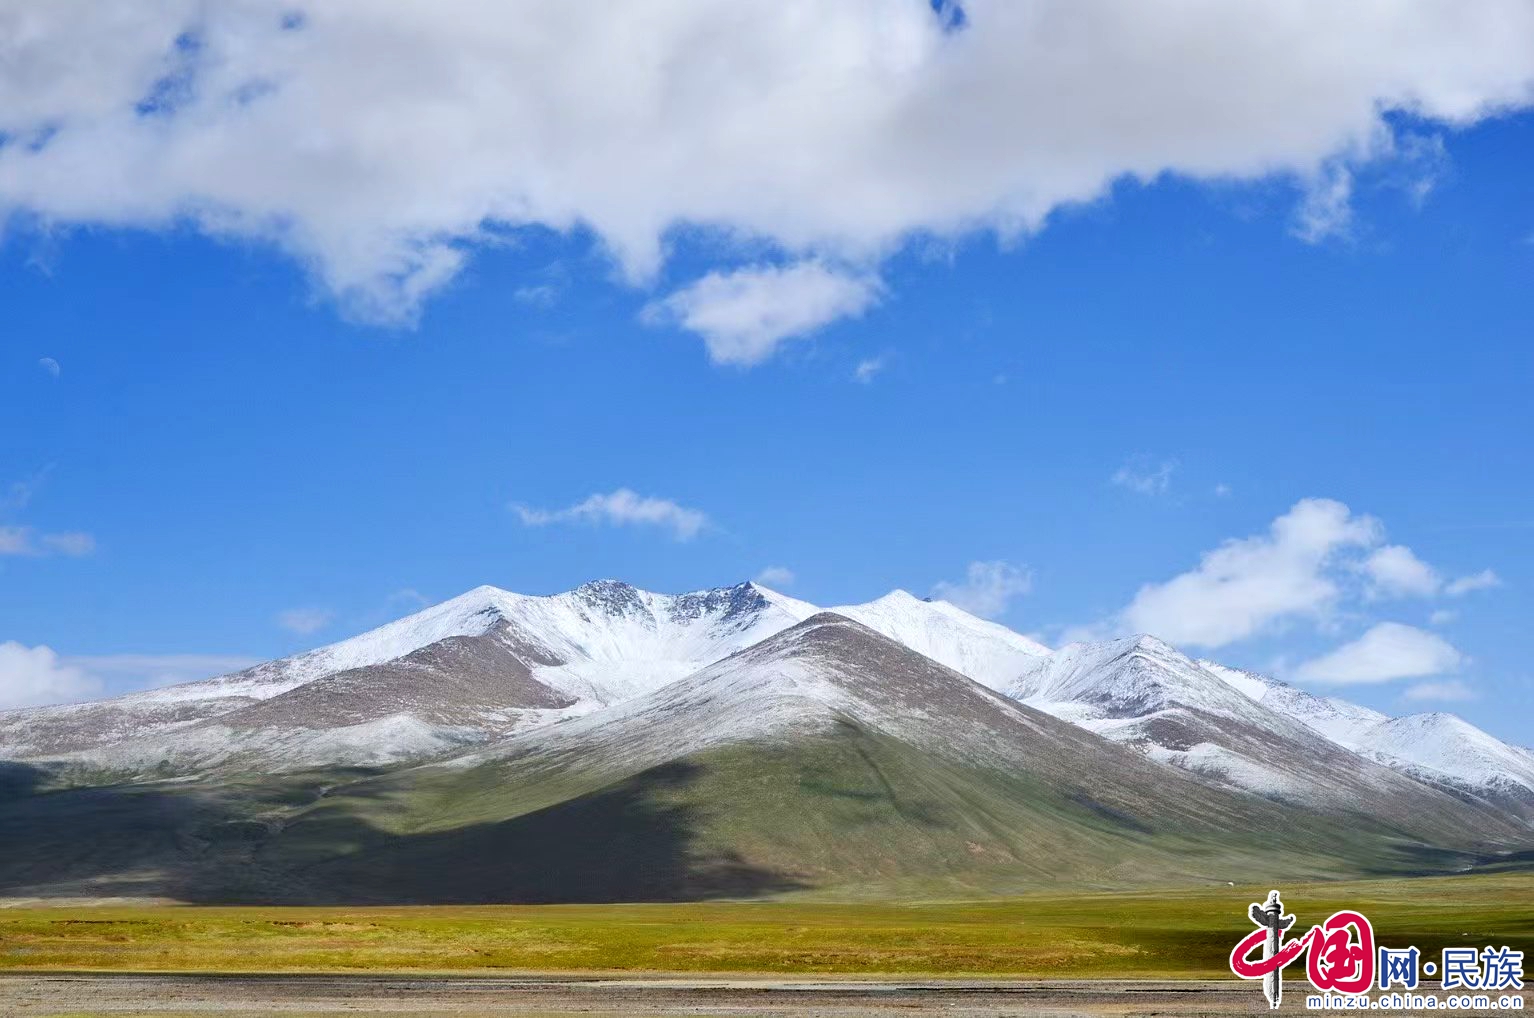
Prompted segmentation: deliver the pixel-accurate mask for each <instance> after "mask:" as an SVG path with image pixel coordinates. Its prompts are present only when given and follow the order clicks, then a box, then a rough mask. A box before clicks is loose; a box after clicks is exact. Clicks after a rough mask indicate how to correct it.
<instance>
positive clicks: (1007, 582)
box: [932, 559, 1033, 619]
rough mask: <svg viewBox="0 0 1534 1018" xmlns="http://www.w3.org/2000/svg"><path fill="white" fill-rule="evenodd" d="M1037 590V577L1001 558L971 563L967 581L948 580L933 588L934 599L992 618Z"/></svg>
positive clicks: (966, 576)
mask: <svg viewBox="0 0 1534 1018" xmlns="http://www.w3.org/2000/svg"><path fill="white" fill-rule="evenodd" d="M1032 589H1033V575H1032V574H1031V573H1030V572H1029V571H1028V570H1027V569H1025V568H1023V567H1022V566H1017V565H1013V564H1012V563H1010V562H1006V561H1003V560H1001V559H995V560H993V561H989V562H971V563H970V564H969V568H968V569H967V570H965V573H964V579H962V580H959V581H957V582H949V581H947V580H944V581H942V582H940V583H937V584H935V585H934V586H933V588H932V596H933V597H936V598H938V599H940V600H943V601H947V602H948V603H949V604H951V605H954V606H955V607H958V608H963V609H964V610H965V611H967V612H969V613H970V614H971V615H978V616H980V617H981V618H984V619H992V618H995V617H996V616H998V615H1001V614H1003V613H1004V612H1005V611H1006V610H1007V608H1008V607H1009V606H1010V605H1011V603H1012V601H1013V600H1014V599H1016V598H1018V597H1021V596H1022V595H1024V594H1026V593H1028V592H1029V591H1030V590H1032Z"/></svg>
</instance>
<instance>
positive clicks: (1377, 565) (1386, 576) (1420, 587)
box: [1361, 544, 1443, 598]
mask: <svg viewBox="0 0 1534 1018" xmlns="http://www.w3.org/2000/svg"><path fill="white" fill-rule="evenodd" d="M1361 569H1362V570H1363V572H1364V573H1365V574H1366V575H1367V576H1368V577H1369V581H1370V590H1369V594H1370V596H1371V597H1375V598H1381V597H1431V596H1432V595H1433V594H1435V593H1437V592H1438V587H1439V585H1440V584H1441V583H1442V582H1443V581H1442V580H1441V579H1439V576H1438V572H1437V570H1435V569H1434V568H1433V567H1432V566H1430V565H1428V564H1427V563H1426V562H1424V561H1422V560H1421V559H1420V558H1418V557H1417V556H1416V553H1415V552H1413V551H1412V550H1411V549H1410V548H1408V547H1406V546H1405V545H1403V544H1387V545H1385V546H1384V547H1382V548H1376V549H1375V550H1374V551H1373V552H1372V553H1370V555H1369V557H1368V558H1366V559H1364V561H1363V563H1362V565H1361Z"/></svg>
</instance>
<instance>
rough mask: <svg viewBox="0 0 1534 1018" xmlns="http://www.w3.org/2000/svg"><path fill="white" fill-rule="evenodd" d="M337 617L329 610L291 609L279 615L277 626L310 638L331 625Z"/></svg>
mask: <svg viewBox="0 0 1534 1018" xmlns="http://www.w3.org/2000/svg"><path fill="white" fill-rule="evenodd" d="M335 617H336V616H335V612H332V611H330V610H329V609H327V608H289V609H287V610H286V611H280V612H278V613H277V624H278V625H279V626H281V627H282V628H283V629H286V630H288V631H289V632H290V633H297V634H298V635H299V636H308V635H310V634H311V633H317V632H319V631H320V630H321V629H324V628H325V627H326V626H328V625H330V624H331V622H333V621H335Z"/></svg>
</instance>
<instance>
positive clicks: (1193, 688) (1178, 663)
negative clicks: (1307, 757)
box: [1002, 636, 1269, 725]
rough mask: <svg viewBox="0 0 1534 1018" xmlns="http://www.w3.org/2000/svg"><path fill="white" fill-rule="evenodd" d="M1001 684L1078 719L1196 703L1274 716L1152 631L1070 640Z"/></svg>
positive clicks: (1262, 719) (1238, 714)
mask: <svg viewBox="0 0 1534 1018" xmlns="http://www.w3.org/2000/svg"><path fill="white" fill-rule="evenodd" d="M1002 691H1003V692H1004V693H1006V694H1007V695H1008V696H1011V697H1013V698H1015V699H1018V700H1022V701H1023V702H1024V703H1028V704H1032V705H1034V706H1037V707H1039V708H1040V709H1041V710H1046V711H1048V712H1049V713H1055V714H1057V715H1064V714H1069V715H1072V720H1077V721H1080V722H1092V721H1099V720H1112V719H1129V718H1142V717H1145V716H1146V715H1149V714H1153V713H1155V712H1157V711H1161V710H1167V709H1170V708H1197V709H1199V710H1204V711H1209V712H1211V713H1215V714H1224V715H1227V716H1229V717H1234V718H1241V719H1243V720H1247V721H1252V722H1255V723H1257V724H1259V725H1267V724H1268V723H1269V718H1268V717H1267V716H1266V712H1265V711H1260V710H1257V709H1254V705H1253V703H1252V700H1251V698H1250V697H1247V696H1244V695H1242V694H1241V693H1240V692H1238V691H1237V690H1235V689H1232V688H1231V686H1230V685H1229V684H1228V683H1226V682H1222V681H1221V680H1220V679H1218V678H1217V677H1215V676H1214V675H1211V674H1210V673H1209V672H1207V671H1206V670H1204V669H1203V668H1200V667H1199V666H1198V665H1197V664H1196V663H1195V662H1193V661H1191V660H1190V659H1188V658H1187V657H1185V656H1184V655H1182V654H1181V653H1179V652H1178V651H1176V650H1174V649H1173V648H1172V647H1170V646H1168V645H1167V644H1165V643H1162V642H1161V641H1160V640H1158V639H1156V638H1155V637H1151V636H1133V637H1128V638H1125V639H1122V640H1109V641H1106V642H1103V643H1073V644H1070V645H1068V646H1065V647H1062V648H1060V649H1059V650H1057V651H1055V652H1054V653H1053V654H1050V655H1048V656H1046V657H1039V658H1035V659H1033V660H1031V661H1029V662H1028V663H1027V666H1026V668H1025V670H1023V671H1021V672H1019V673H1018V674H1017V675H1016V676H1015V677H1014V678H1013V680H1012V682H1010V683H1009V684H1007V685H1006V686H1005V687H1004V688H1003V690H1002ZM1051 708H1053V709H1051Z"/></svg>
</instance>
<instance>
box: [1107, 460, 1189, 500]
mask: <svg viewBox="0 0 1534 1018" xmlns="http://www.w3.org/2000/svg"><path fill="white" fill-rule="evenodd" d="M1176 471H1177V461H1176V460H1162V461H1161V462H1159V463H1155V462H1152V461H1150V459H1149V458H1148V457H1136V458H1135V459H1132V460H1130V461H1129V462H1128V463H1125V464H1124V465H1123V466H1121V467H1119V468H1118V470H1116V471H1114V473H1113V476H1112V477H1110V478H1109V480H1110V481H1111V482H1112V483H1114V484H1116V485H1118V486H1119V487H1121V488H1128V489H1129V490H1130V491H1133V492H1136V493H1138V494H1141V495H1165V494H1166V493H1167V492H1168V491H1169V490H1170V489H1171V487H1172V474H1174V473H1176Z"/></svg>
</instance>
